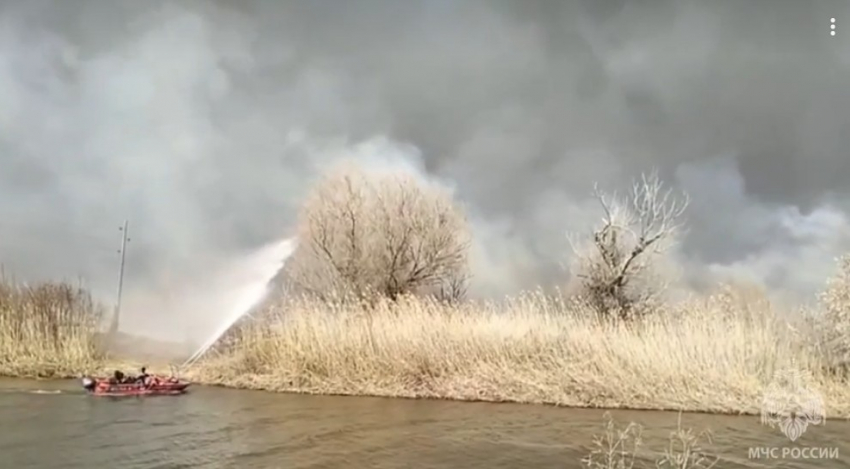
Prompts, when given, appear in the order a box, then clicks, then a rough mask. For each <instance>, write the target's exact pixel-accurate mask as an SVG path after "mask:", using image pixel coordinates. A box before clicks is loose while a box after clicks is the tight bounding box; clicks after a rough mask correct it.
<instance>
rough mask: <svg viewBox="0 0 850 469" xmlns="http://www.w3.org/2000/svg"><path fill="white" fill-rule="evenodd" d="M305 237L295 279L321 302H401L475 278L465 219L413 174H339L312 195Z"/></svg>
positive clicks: (294, 263)
mask: <svg viewBox="0 0 850 469" xmlns="http://www.w3.org/2000/svg"><path fill="white" fill-rule="evenodd" d="M298 236H299V239H300V243H299V249H298V251H296V253H295V255H294V256H293V258H292V260H291V263H290V265H289V269H288V275H287V277H288V279H289V280H290V281H291V282H293V283H294V284H295V285H296V286H297V287H299V288H301V289H303V290H304V291H306V292H308V293H312V294H313V295H317V296H320V297H328V296H329V295H340V294H352V295H355V296H356V297H357V298H359V299H367V298H373V297H374V296H375V295H380V296H385V297H388V298H391V299H396V298H397V297H398V296H399V295H402V294H408V293H412V294H417V293H424V292H427V291H429V290H434V289H439V288H440V287H441V286H443V285H444V284H446V283H447V282H457V281H459V280H458V279H465V278H467V276H468V270H467V269H468V247H469V231H468V226H467V221H466V217H465V215H464V213H463V212H462V211H461V210H460V209H459V208H458V207H457V206H456V205H455V204H454V202H453V201H452V199H451V196H450V194H448V193H447V192H446V191H444V190H442V189H440V188H438V187H436V186H432V185H428V184H423V183H420V182H418V181H417V180H416V179H415V178H414V177H412V176H411V175H408V174H405V173H377V172H375V173H367V172H365V171H363V170H360V169H357V168H355V167H353V166H351V165H343V166H340V167H337V168H335V169H334V170H332V171H331V172H330V173H329V174H328V175H327V176H326V177H325V178H324V179H322V180H321V181H319V183H318V185H317V186H316V187H315V188H314V190H313V191H312V192H311V193H310V195H309V196H308V198H307V200H306V202H305V204H304V206H303V208H302V210H301V213H300V216H299V230H298Z"/></svg>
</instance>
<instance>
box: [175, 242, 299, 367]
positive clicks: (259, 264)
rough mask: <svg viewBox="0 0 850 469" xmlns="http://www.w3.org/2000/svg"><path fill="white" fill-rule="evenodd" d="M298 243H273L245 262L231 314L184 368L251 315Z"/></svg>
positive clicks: (187, 361) (188, 360)
mask: <svg viewBox="0 0 850 469" xmlns="http://www.w3.org/2000/svg"><path fill="white" fill-rule="evenodd" d="M296 245H297V243H296V240H295V238H289V239H284V240H283V241H279V242H277V243H273V244H270V245H268V246H266V247H264V248H262V249H260V250H259V251H258V252H256V253H255V254H254V255H252V256H251V258H250V259H248V260H247V261H246V265H247V266H250V269H249V272H248V275H249V276H250V277H251V278H247V277H246V282H247V283H246V284H245V286H244V287H242V288H241V289H240V290H239V291H238V292H237V294H236V295H235V297H234V301H233V303H232V305H231V306H230V308H229V309H228V310H229V311H230V313H229V314H228V315H227V316H226V317H225V318H224V319H223V320H222V323H221V325H220V326H219V327H218V328H216V329H215V331H214V332H213V333H212V335H211V336H210V337H209V339H207V340H206V341H205V342H204V343H203V344H202V345H201V347H200V348H199V349H198V350H197V351H196V352H195V353H193V354H192V356H191V357H189V359H187V360H186V361H185V362H184V363H183V365H181V367H185V366H189V365H191V364H192V363H194V362H196V361H197V360H198V359H199V358H201V356H203V355H204V353H206V352H207V351H208V350H209V349H210V348H211V347H212V346H213V345H214V344H215V343H216V342H217V341H218V339H220V338H221V336H223V335H224V334H225V333H226V332H227V331H228V330H229V329H230V328H231V327H233V325H234V324H236V322H237V321H239V319H241V318H242V317H243V316H245V315H246V314H248V312H249V311H251V310H252V309H253V308H254V307H255V306H256V305H257V304H259V303H260V302H261V301H262V300H263V298H265V296H266V294H267V293H268V289H269V282H271V280H272V279H273V278H274V277H275V276H276V275H277V273H278V272H280V269H282V268H283V266H284V264H285V263H286V260H287V259H288V258H289V256H291V255H292V253H293V252H294V251H295V247H296Z"/></svg>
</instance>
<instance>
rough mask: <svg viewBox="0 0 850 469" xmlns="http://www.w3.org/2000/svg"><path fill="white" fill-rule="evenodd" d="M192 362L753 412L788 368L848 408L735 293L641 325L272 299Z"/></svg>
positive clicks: (807, 351)
mask: <svg viewBox="0 0 850 469" xmlns="http://www.w3.org/2000/svg"><path fill="white" fill-rule="evenodd" d="M262 317H263V320H261V321H256V322H254V323H247V324H245V325H244V326H243V328H242V330H241V331H239V333H238V334H233V335H232V336H231V343H230V345H229V346H228V347H227V348H226V349H225V350H224V351H219V353H217V354H213V355H211V356H209V357H208V358H207V359H205V360H203V361H202V362H201V363H200V364H198V365H197V367H196V368H195V369H194V370H192V371H191V376H192V378H193V379H196V380H198V381H200V382H205V383H211V384H224V385H230V386H236V387H247V388H255V389H266V390H274V391H290V392H305V393H322V394H346V395H374V396H394V397H410V398H419V397H425V398H444V399H459V400H485V401H511V402H525V403H549V404H557V405H566V406H580V407H605V408H633V409H665V410H683V411H704V412H715V413H758V412H759V410H760V408H761V399H762V396H763V392H764V389H765V387H766V385H767V384H769V383H770V382H771V381H772V379H773V376H774V372H776V371H779V370H781V369H785V368H787V367H795V368H796V369H798V370H799V371H801V372H803V373H805V374H807V375H808V376H809V378H810V386H813V387H815V388H816V389H817V390H819V391H820V392H821V393H822V394H823V396H824V401H825V403H826V405H827V409H826V411H827V415H830V416H839V415H841V416H850V399H848V398H850V391H848V387H847V386H846V379H845V378H843V377H842V376H840V375H837V374H834V373H830V372H829V370H827V369H824V367H823V366H822V360H821V358H820V357H819V356H818V353H817V351H816V350H815V349H814V348H812V347H810V342H809V340H808V337H807V336H805V334H802V333H801V332H799V331H798V329H794V328H792V327H790V324H789V323H788V322H786V321H785V320H782V319H780V318H779V317H778V316H777V315H776V314H775V313H774V311H773V309H772V308H771V307H770V304H769V303H768V302H766V301H764V300H762V299H760V298H749V297H747V295H745V294H741V293H740V292H738V291H736V290H734V289H726V290H723V291H721V292H719V293H717V294H715V295H712V296H709V297H706V298H700V299H693V300H690V301H688V302H685V303H683V304H679V305H676V306H669V307H667V309H666V310H664V311H660V312H659V313H658V314H656V315H654V316H653V317H650V318H648V319H646V320H643V321H639V322H603V321H599V320H597V319H595V316H594V315H593V314H592V313H591V312H589V311H588V310H587V308H585V307H583V306H582V305H580V304H566V303H563V302H560V301H556V300H552V299H551V298H547V297H544V296H543V295H538V294H527V295H523V296H520V297H518V298H515V299H511V300H508V301H506V302H504V303H500V304H478V303H471V302H470V303H466V304H461V305H454V306H451V305H447V304H443V303H440V302H437V301H431V300H427V299H416V298H412V297H407V298H404V299H401V300H400V301H398V302H389V301H387V302H383V303H380V304H378V305H377V306H374V307H372V308H367V307H360V306H357V305H352V304H344V303H337V304H334V303H318V302H315V301H310V300H291V301H280V302H278V303H277V304H274V305H272V306H270V307H269V309H268V310H267V311H265V312H264V314H263V315H262Z"/></svg>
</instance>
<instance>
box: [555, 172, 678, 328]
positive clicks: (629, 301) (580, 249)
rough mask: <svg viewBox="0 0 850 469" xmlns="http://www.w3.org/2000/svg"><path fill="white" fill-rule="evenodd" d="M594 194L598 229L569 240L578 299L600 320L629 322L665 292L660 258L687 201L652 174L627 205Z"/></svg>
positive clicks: (636, 185)
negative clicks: (599, 219)
mask: <svg viewBox="0 0 850 469" xmlns="http://www.w3.org/2000/svg"><path fill="white" fill-rule="evenodd" d="M593 194H594V197H595V198H596V199H597V200H598V201H599V203H600V204H601V205H602V209H603V212H604V215H603V217H602V223H601V225H600V226H599V227H598V228H597V229H596V230H595V231H594V232H593V236H592V237H591V239H590V240H585V241H584V242H583V243H580V242H578V241H577V240H576V239H575V238H574V237H573V236H568V239H569V241H570V245H571V247H572V250H573V253H574V258H573V264H572V271H573V274H574V276H575V277H576V279H578V280H579V282H580V284H579V296H580V298H581V299H582V300H584V301H585V302H587V303H588V304H589V305H590V306H591V307H593V308H594V309H595V310H596V312H597V313H598V314H600V315H602V316H606V317H608V316H614V317H619V318H621V319H627V318H631V317H633V316H635V315H639V314H641V313H643V312H645V311H646V310H647V309H649V307H650V306H651V305H652V304H653V303H654V301H655V300H656V299H657V297H658V295H659V294H660V293H662V292H663V291H664V290H665V289H666V287H667V283H666V281H665V280H664V278H662V276H660V275H659V272H658V269H657V267H658V263H657V261H658V260H659V259H658V255H660V254H662V253H664V252H666V251H667V249H668V248H669V247H670V246H671V245H672V243H673V242H675V240H676V238H677V235H678V234H679V233H680V232H681V230H682V228H683V225H682V223H681V216H682V214H683V213H684V211H685V209H686V208H687V206H688V202H689V199H688V197H687V195H685V194H681V196H677V195H675V194H673V192H672V190H670V189H665V188H664V186H663V184H662V183H661V181H660V180H659V178H658V175H657V174H656V173H652V174H651V175H646V174H644V175H642V176H641V178H640V179H639V180H638V181H636V182H635V183H634V184H633V187H632V193H631V196H630V197H629V198H628V199H622V198H620V197H618V196H617V194H616V193H612V194H610V195H607V194H604V193H602V192H601V191H600V190H599V188H598V186H596V185H594V192H593Z"/></svg>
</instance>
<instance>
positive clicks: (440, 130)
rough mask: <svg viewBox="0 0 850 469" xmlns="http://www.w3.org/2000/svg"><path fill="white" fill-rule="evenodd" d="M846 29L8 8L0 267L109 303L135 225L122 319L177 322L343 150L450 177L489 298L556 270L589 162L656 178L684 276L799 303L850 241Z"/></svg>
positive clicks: (615, 13)
mask: <svg viewBox="0 0 850 469" xmlns="http://www.w3.org/2000/svg"><path fill="white" fill-rule="evenodd" d="M830 17H837V35H836V36H835V37H832V36H830V35H829V18H830ZM842 23H844V24H846V25H847V26H846V32H845V30H842V28H843V26H842ZM845 38H850V4H848V3H846V2H840V1H838V0H835V1H826V0H822V1H821V0H816V1H809V2H804V1H790V0H789V1H778V0H748V1H733V0H730V1H716V2H704V1H696V0H691V1H684V0H676V1H674V0H658V1H642V2H627V1H625V0H582V1H575V2H549V1H536V0H517V1H500V0H469V1H464V2H449V1H443V0H418V1H406V2H399V1H390V0H386V1H350V2H339V1H311V2H281V1H265V2H263V1H250V0H248V1H243V2H232V3H228V2H213V1H208V2H202V1H190V2H185V1H181V2H177V1H173V2H169V1H162V0H160V1H149V2H130V1H127V2H120V1H118V2H116V1H110V0H103V1H96V0H79V1H74V2H69V1H60V0H55V1H38V0H26V1H23V0H22V1H7V2H4V3H3V4H2V6H0V130H2V132H0V262H2V263H3V264H4V266H5V269H6V270H7V272H9V273H12V274H14V275H16V276H18V277H21V278H25V279H40V278H65V279H75V278H77V277H81V278H82V279H84V280H85V282H86V283H87V284H88V285H90V286H91V287H92V288H94V289H95V291H96V292H97V293H98V294H100V295H103V297H104V298H105V299H106V300H107V301H112V299H113V297H114V292H113V290H114V288H115V284H116V274H117V268H118V255H117V253H116V252H115V251H116V249H117V248H118V243H119V241H120V235H119V232H118V231H117V227H118V225H120V224H121V222H122V221H123V220H124V218H129V219H130V222H131V237H132V241H131V244H130V247H129V249H128V259H127V262H128V264H127V275H126V288H127V290H126V291H127V297H126V303H125V305H126V307H127V310H128V311H132V314H131V317H130V319H129V320H128V325H127V326H128V327H131V328H138V329H140V330H143V329H144V328H147V330H149V331H153V330H155V329H157V327H158V326H157V325H161V324H180V323H179V322H176V323H175V322H169V315H174V314H178V312H175V311H173V308H172V309H171V310H169V309H168V308H166V307H163V306H162V304H165V303H167V299H168V297H169V295H180V292H181V291H183V290H181V289H183V288H189V287H187V285H193V284H198V283H200V284H203V282H204V277H205V273H206V272H209V271H211V269H216V268H221V266H226V265H227V263H228V262H230V261H232V260H233V259H236V258H239V257H240V256H244V255H245V253H246V252H248V251H250V250H251V249H255V248H257V247H259V246H261V245H263V244H265V243H268V242H271V241H274V240H276V239H280V238H282V237H285V236H287V235H288V234H290V233H291V229H292V223H293V222H294V213H295V209H296V207H297V205H298V201H299V199H300V197H301V196H302V195H303V194H304V191H305V190H306V188H307V187H308V186H309V184H310V182H311V181H312V180H313V179H314V178H315V177H316V176H317V174H319V172H320V171H321V170H322V168H323V167H325V166H326V165H327V164H328V163H329V162H331V161H332V160H334V159H335V158H338V157H341V156H353V157H357V158H361V159H364V161H369V162H371V164H373V165H378V166H380V165H384V164H403V165H407V166H408V167H410V168H414V169H415V170H417V171H419V172H420V173H421V174H423V175H424V176H426V177H430V178H434V179H437V180H440V181H444V182H445V183H446V184H450V185H451V186H452V187H453V188H454V190H455V191H456V193H457V196H458V197H459V198H460V199H461V200H462V201H463V202H464V203H465V204H466V206H467V209H468V210H469V212H470V214H471V217H472V219H473V221H474V222H475V230H476V235H477V240H478V246H477V247H476V283H475V285H474V287H475V290H474V291H475V292H477V293H478V294H481V295H492V294H502V293H508V292H515V291H517V290H519V289H522V288H527V287H531V286H534V285H537V284H544V285H553V284H557V283H560V282H563V281H564V275H565V274H564V272H563V270H562V268H561V264H562V263H563V262H564V261H565V260H566V256H567V254H568V249H567V247H568V245H567V243H566V239H565V236H564V233H565V232H566V231H567V230H572V231H575V230H582V229H586V228H587V225H588V223H592V222H594V221H595V220H596V217H597V216H598V211H597V207H596V205H595V204H594V203H593V201H592V200H590V199H589V198H588V194H589V191H590V189H591V183H592V182H593V181H598V182H599V183H600V184H602V185H603V187H606V186H607V187H611V188H616V189H624V188H627V187H626V184H628V182H629V180H630V179H631V178H633V177H635V176H637V175H638V174H639V173H640V172H641V171H645V170H652V169H658V170H659V171H660V172H661V174H662V176H663V177H664V178H665V179H666V180H667V181H668V182H669V183H671V184H674V185H678V186H679V187H680V188H683V189H685V190H687V191H688V192H689V193H690V194H691V196H692V199H693V204H692V206H691V210H690V211H689V217H690V232H689V234H688V237H687V238H686V240H685V243H684V245H683V246H682V249H681V251H680V253H679V255H680V257H681V262H682V265H683V266H684V269H683V270H684V271H685V273H686V274H687V279H688V281H689V283H690V284H692V285H700V284H704V283H706V282H710V281H715V280H716V279H723V278H729V277H730V276H731V277H733V278H743V279H747V280H749V281H753V282H756V283H760V284H763V285H765V286H767V287H768V288H770V289H772V290H773V291H777V292H784V293H785V294H787V295H790V297H793V298H796V299H799V300H805V299H808V298H810V297H811V295H812V294H813V293H814V292H815V291H816V290H817V289H818V288H820V287H821V285H822V283H823V280H824V278H825V277H826V276H827V275H828V274H829V273H830V272H831V269H832V268H833V257H834V256H836V255H838V254H840V253H841V252H843V251H845V250H847V249H850V221H848V213H850V212H848V211H847V210H848V209H850V203H848V199H847V190H848V189H850V183H848V182H847V181H848V179H847V175H848V174H850V158H848V156H847V154H846V152H847V149H848V148H850V132H847V129H846V127H847V124H848V122H850V93H848V90H847V83H850V47H848V44H850V43H848V39H845ZM173 327H175V328H178V329H179V328H181V327H183V328H188V327H190V326H189V325H186V324H183V325H175V326H173ZM157 332H161V331H157ZM171 333H172V335H174V336H178V337H179V336H181V335H186V334H189V335H191V331H187V330H177V331H171Z"/></svg>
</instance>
